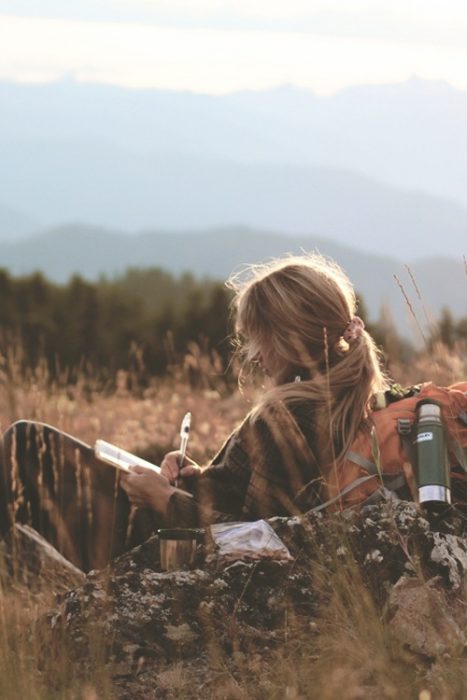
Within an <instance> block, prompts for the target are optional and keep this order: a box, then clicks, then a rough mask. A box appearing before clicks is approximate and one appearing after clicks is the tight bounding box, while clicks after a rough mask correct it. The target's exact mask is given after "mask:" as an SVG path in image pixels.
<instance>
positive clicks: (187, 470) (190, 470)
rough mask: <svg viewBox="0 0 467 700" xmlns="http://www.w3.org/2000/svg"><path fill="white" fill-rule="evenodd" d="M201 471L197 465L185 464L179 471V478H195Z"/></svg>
mask: <svg viewBox="0 0 467 700" xmlns="http://www.w3.org/2000/svg"><path fill="white" fill-rule="evenodd" d="M200 471H201V469H200V468H199V467H198V465H197V464H187V466H186V467H182V468H181V469H180V476H182V477H183V478H186V477H189V476H196V475H197V474H199V473H200Z"/></svg>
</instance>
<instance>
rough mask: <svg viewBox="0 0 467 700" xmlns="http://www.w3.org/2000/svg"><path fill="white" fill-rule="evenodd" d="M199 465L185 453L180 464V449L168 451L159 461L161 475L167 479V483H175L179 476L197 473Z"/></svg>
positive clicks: (199, 468) (199, 469)
mask: <svg viewBox="0 0 467 700" xmlns="http://www.w3.org/2000/svg"><path fill="white" fill-rule="evenodd" d="M200 471H201V467H199V466H198V465H197V464H196V462H194V461H193V460H192V459H190V458H189V457H187V456H186V455H185V458H184V460H183V464H182V453H181V452H180V450H174V451H173V452H168V453H167V454H166V455H165V457H164V459H163V460H162V462H161V475H162V476H165V478H166V479H168V481H169V483H171V484H176V483H177V481H178V479H179V478H182V479H183V478H185V477H187V476H194V475H195V474H199V472H200Z"/></svg>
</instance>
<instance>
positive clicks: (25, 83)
mask: <svg viewBox="0 0 467 700" xmlns="http://www.w3.org/2000/svg"><path fill="white" fill-rule="evenodd" d="M0 83H3V84H6V85H11V86H19V87H48V86H58V85H73V86H89V87H99V88H115V89H119V90H128V91H131V92H168V93H184V94H189V95H194V96H198V97H221V98H222V97H229V96H234V95H239V94H251V93H258V94H262V93H267V92H280V91H285V90H290V91H296V92H301V93H308V94H309V95H310V96H313V97H317V98H319V99H323V100H325V99H332V98H333V97H337V96H338V95H341V94H342V93H346V92H349V91H350V92H351V91H352V90H358V89H361V88H362V89H365V88H367V89H372V88H391V87H395V88H397V87H402V86H403V85H409V84H413V85H415V84H431V85H439V86H440V87H446V88H448V89H450V90H453V91H455V92H460V93H467V85H466V87H465V88H459V87H456V85H454V84H453V83H451V82H449V80H446V79H444V78H424V77H422V76H419V75H416V74H412V75H409V76H408V77H407V78H403V79H401V80H397V81H394V82H386V83H384V82H382V83H376V82H375V83H354V84H352V85H346V86H344V87H341V88H338V89H336V90H335V91H334V92H330V93H328V94H320V93H319V92H316V91H315V90H313V88H311V87H307V86H306V85H299V84H295V83H290V82H284V83H277V84H276V85H272V86H269V87H259V88H241V89H234V90H231V91H229V92H223V93H219V92H199V91H197V90H195V89H193V90H190V89H179V88H176V87H174V88H159V87H156V86H147V87H144V86H131V85H123V84H118V83H109V82H99V81H97V80H95V81H94V80H82V79H79V77H78V76H77V75H75V74H74V73H71V72H64V73H63V74H62V75H59V76H56V77H53V78H51V79H49V80H40V81H31V80H22V79H17V78H2V77H1V76H0Z"/></svg>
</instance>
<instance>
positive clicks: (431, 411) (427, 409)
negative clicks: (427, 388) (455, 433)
mask: <svg viewBox="0 0 467 700" xmlns="http://www.w3.org/2000/svg"><path fill="white" fill-rule="evenodd" d="M417 415H418V418H429V417H433V418H440V417H441V406H440V404H439V403H438V402H437V401H433V399H422V400H421V401H419V402H418V403H417Z"/></svg>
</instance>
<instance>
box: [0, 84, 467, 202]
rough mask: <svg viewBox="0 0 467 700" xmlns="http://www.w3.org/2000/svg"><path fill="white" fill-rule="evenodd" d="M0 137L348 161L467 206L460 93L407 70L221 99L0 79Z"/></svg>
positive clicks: (227, 156) (465, 114)
mask: <svg viewBox="0 0 467 700" xmlns="http://www.w3.org/2000/svg"><path fill="white" fill-rule="evenodd" d="M0 104H1V110H0V143H4V144H6V143H8V142H10V143H12V142H18V141H23V140H26V141H35V140H44V141H47V140H50V139H59V140H77V141H79V140H82V139H83V138H85V139H86V140H93V139H94V140H96V141H99V140H102V139H104V140H108V141H109V142H111V143H114V144H115V145H116V146H118V147H120V148H123V149H126V150H128V151H130V152H133V153H140V154H141V153H143V154H144V153H148V152H153V151H169V152H178V153H186V154H187V155H192V156H196V157H200V156H202V157H208V158H215V159H220V160H236V161H245V162H249V163H265V162H275V163H289V164H301V165H313V166H327V167H330V168H337V169H348V170H353V171H356V172H359V173H362V174H366V175H367V176H368V177H370V178H374V179H377V180H380V181H382V182H386V183H388V184H392V185H393V186H395V187H399V188H408V189H420V190H424V191H427V192H430V193H432V194H437V195H440V196H445V197H452V198H456V199H458V200H459V201H461V202H463V203H464V204H467V191H466V188H465V182H467V91H460V90H456V89H455V88H453V87H451V86H449V85H448V84H446V83H444V82H442V81H426V80H420V79H416V78H413V79H411V80H408V81H406V82H404V83H400V84H395V85H379V86H378V85H375V86H360V87H354V88H348V89H346V90H342V91H341V92H339V93H337V94H336V95H334V96H331V97H318V96H317V95H315V94H313V93H312V92H311V91H308V90H304V89H299V88H295V87H292V86H283V87H278V88H274V89H271V90H264V91H258V92H254V91H251V92H240V93H233V94H230V95H223V96H211V95H197V94H193V93H189V92H175V91H174V92H170V91H163V90H130V89H125V88H120V87H114V86H105V85H92V84H80V83H75V82H73V80H70V79H66V80H62V81H59V82H57V83H52V84H49V85H41V86H38V85H16V84H12V83H8V82H5V81H0Z"/></svg>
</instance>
